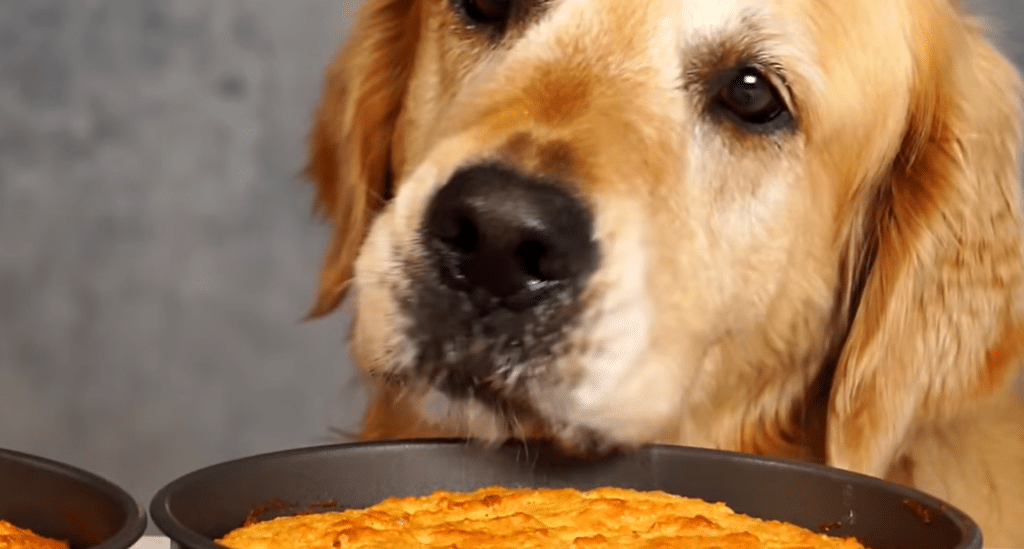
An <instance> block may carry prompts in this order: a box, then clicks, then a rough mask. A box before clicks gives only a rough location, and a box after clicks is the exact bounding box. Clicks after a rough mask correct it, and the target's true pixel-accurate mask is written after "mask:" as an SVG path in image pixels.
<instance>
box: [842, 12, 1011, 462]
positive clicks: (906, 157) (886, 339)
mask: <svg viewBox="0 0 1024 549" xmlns="http://www.w3.org/2000/svg"><path fill="white" fill-rule="evenodd" d="M935 5H936V6H938V4H935ZM938 9H939V10H940V11H943V10H948V11H943V12H942V13H934V14H929V15H930V16H931V18H930V19H926V20H925V21H924V22H922V23H918V24H919V25H920V26H921V27H922V29H921V34H920V35H919V36H918V37H917V39H916V43H917V45H916V46H915V47H917V48H919V51H917V52H915V56H916V62H917V67H916V69H917V72H916V73H915V77H916V84H915V85H916V86H918V88H919V89H917V90H914V91H913V93H914V98H913V100H912V102H913V107H912V109H913V110H912V112H911V113H910V118H909V121H908V129H907V132H906V135H905V138H904V142H903V147H902V149H901V150H900V152H899V154H898V157H897V159H896V161H895V162H894V167H893V168H892V171H891V174H890V176H889V178H888V180H887V181H884V182H883V183H882V185H883V187H882V188H881V190H880V192H879V193H878V198H877V200H878V202H877V203H876V204H875V205H874V207H873V208H872V211H874V212H875V213H874V214H873V217H874V218H873V219H872V220H871V222H870V223H869V224H868V225H869V227H871V229H870V230H869V231H870V232H871V234H870V235H869V236H868V237H867V240H868V241H869V242H872V243H873V245H875V246H876V247H875V249H876V252H875V255H874V258H873V261H872V262H871V263H870V265H869V267H868V270H867V271H866V274H865V278H864V279H863V286H862V293H861V297H860V301H859V305H857V308H856V310H855V316H854V317H853V320H852V323H851V326H850V331H849V334H848V337H847V340H846V343H845V344H844V347H843V348H842V351H841V355H840V357H839V361H838V364H837V366H836V371H835V376H834V381H833V385H832V391H831V397H830V402H829V412H828V427H827V454H828V462H829V463H830V464H832V465H835V466H838V467H843V468H846V469H851V470H855V471H859V472H862V473H867V474H872V475H879V476H881V475H885V474H886V473H887V471H888V470H889V468H890V467H891V466H892V465H893V464H892V463H890V460H892V459H893V457H894V456H896V455H898V453H899V451H900V450H901V447H902V445H903V444H905V443H906V442H907V440H908V437H909V436H910V435H912V434H913V432H914V429H915V428H918V427H921V426H923V425H924V423H922V422H925V421H936V422H941V421H943V420H944V419H945V418H950V417H952V416H953V415H954V414H957V413H961V412H964V411H966V410H967V409H969V408H970V407H972V406H977V405H980V404H981V403H982V402H984V401H985V400H986V399H987V398H988V397H990V396H992V395H993V394H995V393H997V392H999V391H1002V390H1005V389H1006V388H1007V386H1008V384H1009V382H1010V379H1011V378H1012V377H1013V376H1014V373H1015V372H1016V368H1017V367H1018V365H1019V364H1020V362H1021V361H1022V360H1024V311H1022V297H1024V292H1022V284H1024V282H1022V280H1024V279H1022V272H1021V271H1022V250H1021V240H1022V237H1021V211H1020V208H1021V206H1020V202H1021V193H1020V189H1019V187H1018V185H1019V183H1018V175H1019V174H1018V170H1019V160H1020V157H1019V147H1020V128H1019V124H1020V116H1021V111H1020V97H1019V96H1020V93H1019V92H1020V82H1019V79H1018V76H1017V73H1016V71H1015V70H1014V68H1013V66H1012V65H1010V64H1009V63H1008V62H1007V61H1006V60H1005V59H1004V58H1003V57H1001V56H1000V55H999V53H997V52H996V51H995V50H994V49H993V48H992V46H991V45H990V44H989V43H988V42H987V41H986V39H985V38H984V37H983V36H982V34H981V32H980V30H979V29H978V28H977V27H976V26H975V24H974V22H973V21H971V20H970V19H966V18H964V17H963V16H962V14H959V13H956V8H955V7H953V6H952V5H948V4H947V5H945V6H942V7H941V8H938ZM923 27H927V28H923ZM868 246H871V244H868Z"/></svg>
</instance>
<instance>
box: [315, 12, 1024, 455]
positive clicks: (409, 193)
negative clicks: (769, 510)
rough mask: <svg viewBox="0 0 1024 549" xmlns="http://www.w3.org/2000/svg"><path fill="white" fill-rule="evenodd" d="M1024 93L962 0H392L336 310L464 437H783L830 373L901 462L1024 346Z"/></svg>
mask: <svg viewBox="0 0 1024 549" xmlns="http://www.w3.org/2000/svg"><path fill="white" fill-rule="evenodd" d="M1017 96H1018V80H1017V76H1016V73H1015V72H1014V70H1013V68H1012V67H1011V66H1010V65H1009V64H1008V63H1006V62H1005V61H1004V59H1003V58H1002V57H1000V56H999V55H998V54H997V53H996V52H995V50H994V49H992V48H991V47H990V45H989V44H988V43H987V42H986V41H985V40H984V38H983V37H982V36H981V34H980V32H979V30H978V29H977V28H976V24H975V23H974V21H973V20H972V19H970V18H969V17H967V16H965V15H964V14H963V13H962V12H961V10H960V8H959V7H958V6H957V5H955V4H954V3H951V2H950V1H949V0H859V1H855V2H841V3H836V2H833V1H830V0H770V1H763V0H728V1H721V0H370V1H369V3H368V4H367V5H366V6H365V7H364V9H363V11H362V13H361V17H360V19H359V21H358V23H357V24H356V26H355V28H354V30H353V34H352V36H351V38H350V41H349V43H348V45H347V46H346V47H345V48H344V49H343V50H342V52H341V54H340V55H339V56H338V58H337V59H336V60H335V62H334V63H333V64H332V66H331V68H330V70H329V72H328V75H327V82H326V85H325V90H324V96H323V100H322V103H321V105H320V108H319V111H318V114H317V118H316V125H315V128H314V131H313V134H312V156H311V161H310V166H309V170H310V174H311V176H312V178H313V179H314V180H315V182H316V183H317V190H318V194H317V206H318V208H319V210H320V211H321V212H322V213H323V214H324V215H325V216H326V217H327V219H328V220H329V221H330V222H331V223H332V225H333V228H334V236H333V241H332V244H331V246H330V249H329V250H328V253H327V257H326V260H325V262H324V266H323V270H322V274H321V285H320V297H319V301H318V303H317V305H316V307H315V309H314V314H323V313H326V312H328V311H329V310H331V309H333V308H334V307H335V306H336V305H337V304H338V303H339V301H340V300H341V299H342V296H343V295H344V293H345V291H346V289H349V288H350V289H351V290H350V291H351V292H352V293H353V294H354V295H353V300H354V301H353V303H354V308H355V319H354V325H353V328H352V334H351V348H352V351H353V353H354V355H355V358H356V360H357V363H358V365H359V367H360V369H361V370H362V371H363V373H364V374H365V377H366V378H367V379H368V380H369V381H370V382H371V383H372V384H373V386H374V387H375V390H377V391H382V392H383V393H386V394H387V395H388V396H389V398H396V399H399V400H400V401H401V402H403V403H404V405H410V406H413V407H416V408H417V409H418V410H419V411H420V414H419V418H418V419H417V421H423V422H427V423H431V422H434V423H436V424H445V425H446V426H447V427H448V428H454V431H455V432H457V433H459V434H468V435H475V436H482V437H491V438H494V437H497V438H501V437H505V436H548V437H553V438H555V439H557V440H560V441H562V442H564V443H566V444H567V445H569V446H584V447H591V446H595V445H596V446H598V447H603V446H617V445H630V444H637V443H643V442H649V441H657V440H671V441H676V442H686V443H690V444H697V445H706V446H716V447H722V448H733V449H740V450H747V451H756V452H776V453H780V452H783V450H782V448H783V447H784V446H786V445H787V444H788V443H793V442H796V444H797V445H803V446H806V445H807V441H806V440H803V439H802V438H801V437H806V436H807V435H806V433H802V432H803V431H807V430H808V428H807V425H806V422H807V421H809V420H808V419H807V417H806V416H804V415H803V414H806V413H809V412H808V410H809V409H810V407H811V406H810V404H809V403H808V402H809V400H812V399H813V398H814V396H813V394H814V393H815V391H817V393H818V394H821V395H824V399H823V400H825V401H827V404H826V405H825V406H823V409H826V410H827V424H828V426H827V431H826V430H825V428H822V430H823V434H822V437H823V440H821V441H819V444H820V446H821V448H820V451H821V452H822V453H826V454H829V455H831V456H832V458H831V461H832V462H833V463H838V464H839V465H844V466H848V467H850V468H854V469H858V470H862V471H866V472H878V471H879V470H880V469H882V468H884V467H886V466H888V463H886V462H885V460H886V459H887V457H886V456H890V455H892V453H893V450H894V449H895V448H896V447H897V446H898V445H899V444H900V443H901V441H902V440H903V437H904V436H905V434H906V433H907V431H908V430H909V429H910V428H911V426H912V425H913V424H914V422H915V421H916V420H917V418H919V417H921V416H922V415H928V416H929V417H937V416H941V415H942V414H943V413H946V412H950V411H953V410H955V409H958V408H959V407H963V406H967V405H969V402H971V401H972V399H975V398H980V397H981V396H983V395H986V394H989V393H991V392H992V391H995V390H998V388H1000V387H1002V386H1003V385H1004V384H1005V381H1006V379H1007V378H1008V377H1009V376H1010V374H1011V370H1012V368H1013V360H1014V358H1015V357H1018V356H1020V353H1021V348H1020V347H1021V341H1022V339H1024V337H1022V335H1024V334H1022V331H1021V330H1022V329H1021V299H1020V298H1021V292H1020V287H1021V281H1022V274H1021V255H1022V254H1021V246H1020V221H1021V213H1020V205H1019V199H1020V193H1019V191H1018V189H1017V186H1016V185H1017V183H1016V174H1017V165H1018V157H1017V153H1018V150H1017V147H1018V141H1019V135H1018V128H1017V124H1018V121H1019V114H1020V112H1019V110H1018V97H1017ZM965 395H966V396H965ZM801 418H802V419H801ZM370 430H371V432H370V433H368V434H369V435H370V436H375V435H386V434H388V433H387V429H381V430H379V432H376V433H375V432H372V431H373V428H372V427H371V429H370ZM867 433H871V436H870V439H869V438H868V437H867ZM783 453H784V452H783ZM837 456H842V457H837Z"/></svg>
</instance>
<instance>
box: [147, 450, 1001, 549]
mask: <svg viewBox="0 0 1024 549" xmlns="http://www.w3.org/2000/svg"><path fill="white" fill-rule="evenodd" d="M489 485H502V486H510V487H566V486H571V487H576V488H580V489H587V488H594V487H598V486H624V487H630V488H636V489H642V490H664V491H666V492H670V493H675V494H680V495H684V496H691V497H699V498H702V499H705V500H708V501H723V502H725V503H727V504H728V505H729V506H730V507H732V508H733V509H734V510H735V511H737V512H740V513H745V514H748V515H751V516H755V517H759V518H763V519H775V520H784V521H789V522H793V523H795V524H798V525H800V526H803V527H805V528H809V529H811V530H815V531H821V532H824V531H827V532H828V533H829V534H830V535H838V536H855V537H856V538H858V539H859V540H860V541H861V542H862V543H864V544H865V545H866V546H868V547H869V548H871V549H905V548H912V547H929V548H931V549H979V548H980V547H981V534H980V532H979V530H978V527H977V525H975V524H974V522H973V521H971V519H970V518H968V517H967V516H966V515H964V514H963V513H962V512H960V511H958V510H957V509H955V508H953V507H951V506H949V505H947V504H945V503H943V502H941V501H939V500H937V499H935V498H933V497H930V496H928V495H925V494H923V493H921V492H918V491H915V490H911V489H908V488H904V487H901V486H896V485H893V484H890V483H887V482H883V481H881V480H878V479H875V478H871V477H866V476H863V475H858V474H854V473H850V472H846V471H841V470H838V469H832V468H828V467H822V466H818V465H813V464H807V463H802V462H794V461H788V460H779V459H770V458H764V457H758V456H752V455H747V454H737V453H730V452H718V451H713V450H704V449H696V448H686V447H679V446H651V447H648V448H645V449H643V450H640V451H639V452H635V453H630V454H624V455H619V456H614V457H610V458H607V459H602V460H598V461H592V462H587V463H580V462H579V461H578V460H573V459H568V458H564V457H561V456H560V455H559V454H558V453H557V452H555V451H554V450H552V449H550V448H546V447H539V446H523V445H507V446H503V447H500V448H496V449H495V448H491V449H486V448H481V447H479V446H477V445H475V444H468V443H465V442H459V441H410V442H385V443H357V444H342V445H333V446H320V447H314V448H306V449H300V450H291V451H285V452H277V453H272V454H265V455H259V456H254V457H250V458H244V459H240V460H236V461H231V462H227V463H222V464H219V465H214V466H212V467H208V468H205V469H201V470H199V471H195V472H193V473H190V474H188V475H185V476H183V477H181V478H179V479H177V480H175V481H173V482H171V483H170V484H168V485H167V486H165V487H164V488H162V489H161V490H160V491H159V492H157V494H156V496H155V497H154V498H153V500H152V503H151V504H150V516H151V517H152V519H153V522H154V523H155V524H156V525H157V526H158V527H159V528H160V529H161V530H163V532H164V533H166V534H167V535H168V536H169V537H170V538H171V540H172V543H173V546H175V547H179V548H187V549H214V548H217V547H220V546H219V545H217V544H216V543H215V542H214V541H213V540H214V539H217V538H218V537H220V536H222V535H224V534H225V533H227V532H228V531H230V530H232V529H234V528H237V527H238V526H240V525H242V523H243V522H244V521H245V520H246V519H247V518H249V517H251V516H254V515H259V518H270V517H271V516H278V515H281V514H287V513H294V512H299V511H305V510H309V509H316V508H318V506H323V505H325V504H329V505H335V506H337V507H338V508H351V507H365V506H369V505H373V504H375V503H377V502H379V501H381V500H383V499H385V498H387V497H391V496H408V495H426V494H429V493H431V492H433V491H435V490H440V489H444V490H450V491H468V490H473V489H475V488H479V487H482V486H489ZM261 511H265V513H262V514H261Z"/></svg>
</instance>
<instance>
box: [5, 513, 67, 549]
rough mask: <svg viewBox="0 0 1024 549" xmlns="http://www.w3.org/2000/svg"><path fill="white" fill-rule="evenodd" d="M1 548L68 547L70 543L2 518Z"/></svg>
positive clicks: (48, 548) (39, 548)
mask: <svg viewBox="0 0 1024 549" xmlns="http://www.w3.org/2000/svg"><path fill="white" fill-rule="evenodd" d="M0 549H68V544H67V543H65V542H63V541H57V540H54V539H49V538H44V537H43V536H40V535H38V534H34V533H33V532H32V531H31V530H25V529H24V528H18V527H17V526H15V525H13V524H11V523H9V522H7V521H6V520H0Z"/></svg>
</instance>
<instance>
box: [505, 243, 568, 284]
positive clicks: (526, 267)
mask: <svg viewBox="0 0 1024 549" xmlns="http://www.w3.org/2000/svg"><path fill="white" fill-rule="evenodd" d="M547 255H548V247H547V245H545V244H544V243H543V242H540V241H537V240H527V241H525V242H523V243H521V244H519V246H517V247H516V251H515V257H516V260H517V262H518V263H519V267H520V268H521V269H522V270H523V272H524V273H526V274H527V275H528V276H530V277H531V278H533V279H535V280H539V281H547V280H553V279H557V278H561V277H558V276H549V274H548V273H546V272H545V271H546V269H545V268H544V261H545V258H546V256H547Z"/></svg>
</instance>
